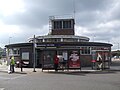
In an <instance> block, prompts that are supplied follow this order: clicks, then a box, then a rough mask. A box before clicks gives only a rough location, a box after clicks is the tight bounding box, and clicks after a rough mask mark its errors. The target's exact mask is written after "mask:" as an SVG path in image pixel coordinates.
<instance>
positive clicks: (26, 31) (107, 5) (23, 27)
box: [0, 0, 120, 50]
mask: <svg viewBox="0 0 120 90" xmlns="http://www.w3.org/2000/svg"><path fill="white" fill-rule="evenodd" d="M74 3H75V4H74ZM74 6H75V7H74ZM74 9H75V12H76V13H75V20H76V26H75V34H76V35H79V36H87V37H89V38H90V41H94V42H106V43H108V42H109V43H112V44H113V45H114V46H113V47H112V49H113V50H115V49H118V48H120V47H119V43H120V0H0V47H4V46H5V45H6V44H9V43H19V42H26V41H27V39H28V38H29V37H32V36H33V35H37V36H38V35H47V34H48V32H49V27H48V24H49V16H54V15H55V16H66V15H74V13H73V12H74Z"/></svg>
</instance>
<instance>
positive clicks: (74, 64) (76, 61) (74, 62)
mask: <svg viewBox="0 0 120 90" xmlns="http://www.w3.org/2000/svg"><path fill="white" fill-rule="evenodd" d="M69 68H80V58H79V53H78V51H72V52H71V53H70V56H69Z"/></svg>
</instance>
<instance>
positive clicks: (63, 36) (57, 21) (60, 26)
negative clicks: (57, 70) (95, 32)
mask: <svg viewBox="0 0 120 90" xmlns="http://www.w3.org/2000/svg"><path fill="white" fill-rule="evenodd" d="M74 27H75V20H74V18H65V19H61V18H55V17H54V18H50V21H49V31H50V32H49V34H48V35H44V36H34V37H32V38H29V39H28V42H26V43H15V44H9V45H6V46H5V47H6V48H7V51H8V52H7V55H8V57H9V56H14V57H15V60H16V62H20V61H21V60H22V61H23V62H24V64H25V65H26V66H27V67H33V65H34V63H35V67H40V68H43V69H52V68H54V56H55V55H57V56H58V57H59V62H63V61H66V62H67V68H73V69H74V68H81V67H87V66H92V65H93V63H94V62H96V61H97V62H99V61H100V60H101V61H100V62H102V64H103V65H102V67H103V68H109V67H110V61H111V46H112V44H109V43H101V42H89V40H90V39H89V38H88V37H85V36H76V35H75V30H74ZM34 60H35V61H34Z"/></svg>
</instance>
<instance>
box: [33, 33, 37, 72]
mask: <svg viewBox="0 0 120 90" xmlns="http://www.w3.org/2000/svg"><path fill="white" fill-rule="evenodd" d="M35 41H36V40H35V35H34V38H33V72H36V70H35V61H36V60H35V57H36V54H35V47H36V42H35Z"/></svg>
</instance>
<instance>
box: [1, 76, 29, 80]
mask: <svg viewBox="0 0 120 90" xmlns="http://www.w3.org/2000/svg"><path fill="white" fill-rule="evenodd" d="M24 76H27V75H20V76H14V77H1V76H0V79H8V80H11V79H17V78H21V77H24Z"/></svg>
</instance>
